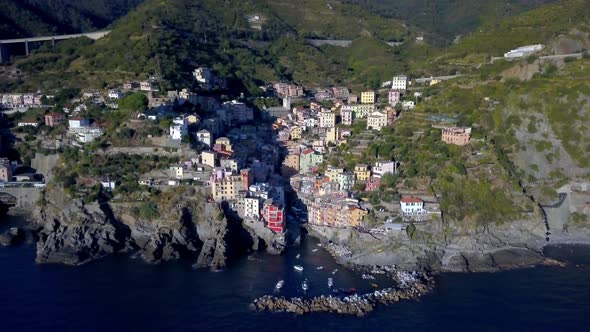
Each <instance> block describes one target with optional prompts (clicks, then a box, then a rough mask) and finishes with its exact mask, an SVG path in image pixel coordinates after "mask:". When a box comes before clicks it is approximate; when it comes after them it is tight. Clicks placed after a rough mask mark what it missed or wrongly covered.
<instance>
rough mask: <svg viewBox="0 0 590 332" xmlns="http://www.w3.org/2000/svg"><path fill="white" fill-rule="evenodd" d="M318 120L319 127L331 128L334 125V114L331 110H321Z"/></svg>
mask: <svg viewBox="0 0 590 332" xmlns="http://www.w3.org/2000/svg"><path fill="white" fill-rule="evenodd" d="M319 120H320V123H319V126H320V128H332V127H335V126H336V114H335V113H333V112H330V111H327V112H321V113H320V116H319Z"/></svg>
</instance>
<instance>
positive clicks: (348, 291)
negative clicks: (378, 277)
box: [332, 288, 356, 295]
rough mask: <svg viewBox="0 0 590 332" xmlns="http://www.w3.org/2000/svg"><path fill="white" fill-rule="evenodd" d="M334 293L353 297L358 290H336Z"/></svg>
mask: <svg viewBox="0 0 590 332" xmlns="http://www.w3.org/2000/svg"><path fill="white" fill-rule="evenodd" d="M332 292H334V293H336V294H344V295H352V294H355V293H356V288H336V289H333V290H332Z"/></svg>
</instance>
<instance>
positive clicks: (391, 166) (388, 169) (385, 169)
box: [373, 161, 397, 177]
mask: <svg viewBox="0 0 590 332" xmlns="http://www.w3.org/2000/svg"><path fill="white" fill-rule="evenodd" d="M387 173H391V174H395V173H397V161H377V162H375V166H374V167H373V175H374V176H376V177H382V176H383V175H385V174H387Z"/></svg>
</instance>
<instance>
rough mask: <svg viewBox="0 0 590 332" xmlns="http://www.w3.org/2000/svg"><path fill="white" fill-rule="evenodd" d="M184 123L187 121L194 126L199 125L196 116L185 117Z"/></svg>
mask: <svg viewBox="0 0 590 332" xmlns="http://www.w3.org/2000/svg"><path fill="white" fill-rule="evenodd" d="M186 121H188V123H189V124H196V123H199V116H198V115H192V114H191V115H189V116H187V117H186Z"/></svg>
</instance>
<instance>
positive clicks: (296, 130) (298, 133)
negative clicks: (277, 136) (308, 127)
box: [291, 126, 303, 140]
mask: <svg viewBox="0 0 590 332" xmlns="http://www.w3.org/2000/svg"><path fill="white" fill-rule="evenodd" d="M302 136H303V128H301V127H297V126H295V127H293V128H291V139H292V140H296V139H301V137H302Z"/></svg>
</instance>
